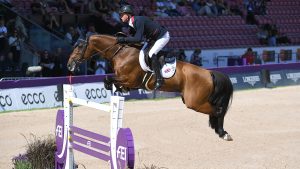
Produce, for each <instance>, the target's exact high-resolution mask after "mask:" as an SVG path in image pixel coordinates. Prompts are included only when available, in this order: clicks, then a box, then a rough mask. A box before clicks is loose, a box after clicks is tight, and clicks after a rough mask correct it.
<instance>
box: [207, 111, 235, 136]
mask: <svg viewBox="0 0 300 169" xmlns="http://www.w3.org/2000/svg"><path fill="white" fill-rule="evenodd" d="M218 111H222V110H218ZM209 125H210V127H211V128H212V129H214V130H215V132H216V133H217V134H218V135H219V137H220V138H222V139H224V140H226V141H232V137H231V136H230V135H229V134H228V133H227V132H226V131H225V130H224V127H223V126H224V115H223V114H222V113H214V114H211V115H209Z"/></svg>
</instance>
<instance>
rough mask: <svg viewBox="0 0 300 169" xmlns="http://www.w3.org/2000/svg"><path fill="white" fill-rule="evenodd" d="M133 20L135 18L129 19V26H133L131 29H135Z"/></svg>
mask: <svg viewBox="0 0 300 169" xmlns="http://www.w3.org/2000/svg"><path fill="white" fill-rule="evenodd" d="M132 18H133V16H132V17H130V19H129V23H128V24H129V26H131V27H133V23H132V22H133V20H132ZM133 28H134V27H133Z"/></svg>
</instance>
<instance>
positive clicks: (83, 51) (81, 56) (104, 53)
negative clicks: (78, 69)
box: [75, 39, 123, 63]
mask: <svg viewBox="0 0 300 169" xmlns="http://www.w3.org/2000/svg"><path fill="white" fill-rule="evenodd" d="M79 45H82V49H81V50H80V51H79V53H80V59H79V60H78V61H77V62H78V63H81V62H82V61H83V56H84V53H85V51H86V49H87V46H88V45H89V44H88V40H83V39H80V40H79V44H78V45H76V46H75V47H77V46H79ZM116 45H117V44H114V45H111V46H108V47H107V48H105V49H103V50H99V51H97V52H96V53H94V54H92V56H91V57H93V56H95V55H97V54H99V53H101V54H102V55H104V56H105V55H106V53H107V52H108V51H109V50H110V49H112V48H113V47H115V46H116ZM122 48H123V45H119V47H118V49H117V50H116V51H115V52H114V53H113V55H112V56H111V57H110V60H112V58H114V56H116V55H117V53H118V52H119V51H120V50H121V49H122Z"/></svg>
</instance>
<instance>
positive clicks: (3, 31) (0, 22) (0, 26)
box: [0, 19, 7, 53]
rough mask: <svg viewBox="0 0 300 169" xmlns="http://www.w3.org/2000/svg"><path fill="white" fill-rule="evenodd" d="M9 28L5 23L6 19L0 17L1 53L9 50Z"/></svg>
mask: <svg viewBox="0 0 300 169" xmlns="http://www.w3.org/2000/svg"><path fill="white" fill-rule="evenodd" d="M6 36H7V28H6V26H5V23H4V19H0V46H1V48H0V53H2V52H5V51H6V50H7V39H6V38H7V37H6Z"/></svg>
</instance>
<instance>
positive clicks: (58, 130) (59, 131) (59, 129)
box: [55, 125, 63, 138]
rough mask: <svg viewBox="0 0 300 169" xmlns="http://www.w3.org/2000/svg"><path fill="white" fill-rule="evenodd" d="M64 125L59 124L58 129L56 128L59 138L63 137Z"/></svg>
mask: <svg viewBox="0 0 300 169" xmlns="http://www.w3.org/2000/svg"><path fill="white" fill-rule="evenodd" d="M62 132H63V131H62V126H61V125H57V126H56V129H55V135H56V136H58V137H59V138H62Z"/></svg>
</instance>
